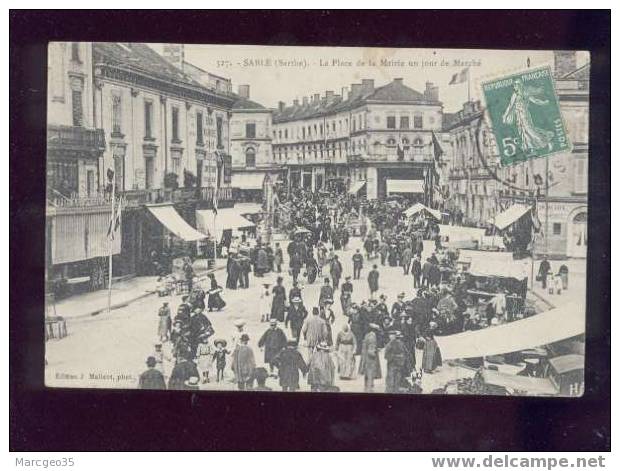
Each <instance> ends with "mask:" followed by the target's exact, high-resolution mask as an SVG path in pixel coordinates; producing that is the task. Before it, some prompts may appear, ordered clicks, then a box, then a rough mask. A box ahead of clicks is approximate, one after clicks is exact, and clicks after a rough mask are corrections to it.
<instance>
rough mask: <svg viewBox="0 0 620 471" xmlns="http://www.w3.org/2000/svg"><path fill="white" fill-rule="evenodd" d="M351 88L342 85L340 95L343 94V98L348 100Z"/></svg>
mask: <svg viewBox="0 0 620 471" xmlns="http://www.w3.org/2000/svg"><path fill="white" fill-rule="evenodd" d="M348 91H349V89H348V88H347V87H342V90H341V93H340V95H341V96H342V100H343V101H344V100H346V99H347V98H348V95H347V93H348Z"/></svg>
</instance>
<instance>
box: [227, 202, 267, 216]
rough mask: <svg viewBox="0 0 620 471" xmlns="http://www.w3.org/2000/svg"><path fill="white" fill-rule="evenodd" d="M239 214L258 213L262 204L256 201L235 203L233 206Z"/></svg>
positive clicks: (261, 208) (260, 211) (261, 209)
mask: <svg viewBox="0 0 620 471" xmlns="http://www.w3.org/2000/svg"><path fill="white" fill-rule="evenodd" d="M234 209H236V210H237V211H239V214H260V213H262V212H263V206H262V205H261V204H258V203H235V207H234Z"/></svg>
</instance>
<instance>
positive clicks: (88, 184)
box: [86, 170, 95, 196]
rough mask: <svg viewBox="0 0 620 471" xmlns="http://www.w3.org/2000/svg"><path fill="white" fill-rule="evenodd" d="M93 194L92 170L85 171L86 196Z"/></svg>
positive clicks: (93, 175)
mask: <svg viewBox="0 0 620 471" xmlns="http://www.w3.org/2000/svg"><path fill="white" fill-rule="evenodd" d="M94 194H95V172H94V171H93V170H87V171H86V196H93V195H94Z"/></svg>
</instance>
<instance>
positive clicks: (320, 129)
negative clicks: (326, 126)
mask: <svg viewBox="0 0 620 471" xmlns="http://www.w3.org/2000/svg"><path fill="white" fill-rule="evenodd" d="M319 131H320V132H321V136H322V135H323V125H322V124H321V125H320V126H319Z"/></svg>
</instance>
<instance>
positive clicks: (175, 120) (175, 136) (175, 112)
mask: <svg viewBox="0 0 620 471" xmlns="http://www.w3.org/2000/svg"><path fill="white" fill-rule="evenodd" d="M172 142H181V141H180V139H179V109H178V108H177V107H176V106H173V107H172Z"/></svg>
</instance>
